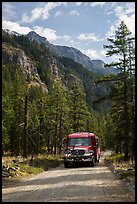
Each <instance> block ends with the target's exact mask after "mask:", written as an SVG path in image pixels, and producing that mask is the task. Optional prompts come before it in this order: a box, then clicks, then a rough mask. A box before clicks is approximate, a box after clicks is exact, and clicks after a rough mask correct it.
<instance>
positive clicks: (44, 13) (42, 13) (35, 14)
mask: <svg viewBox="0 0 137 204" xmlns="http://www.w3.org/2000/svg"><path fill="white" fill-rule="evenodd" d="M60 5H65V6H66V5H67V3H66V2H48V3H45V4H42V5H41V7H37V8H35V9H33V10H32V11H31V16H30V17H29V16H28V15H27V14H26V13H25V14H23V16H22V21H23V22H27V23H31V22H33V21H35V20H37V19H39V18H41V19H42V20H45V19H48V18H49V16H50V11H51V10H53V9H54V8H56V7H58V6H60Z"/></svg>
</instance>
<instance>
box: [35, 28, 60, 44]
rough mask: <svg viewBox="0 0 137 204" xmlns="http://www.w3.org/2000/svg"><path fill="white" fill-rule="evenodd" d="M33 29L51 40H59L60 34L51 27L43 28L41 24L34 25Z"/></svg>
mask: <svg viewBox="0 0 137 204" xmlns="http://www.w3.org/2000/svg"><path fill="white" fill-rule="evenodd" d="M33 30H34V31H35V32H36V33H38V34H39V35H40V36H44V37H46V38H47V39H48V40H49V41H50V40H52V41H54V40H57V38H58V36H57V35H56V31H55V30H53V29H50V28H43V27H40V26H34V27H33Z"/></svg>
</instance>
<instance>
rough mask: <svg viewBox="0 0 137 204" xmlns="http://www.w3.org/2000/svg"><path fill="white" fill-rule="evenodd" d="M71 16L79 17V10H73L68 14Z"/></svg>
mask: <svg viewBox="0 0 137 204" xmlns="http://www.w3.org/2000/svg"><path fill="white" fill-rule="evenodd" d="M68 15H69V16H79V13H78V11H77V10H71V11H70V12H69V13H68Z"/></svg>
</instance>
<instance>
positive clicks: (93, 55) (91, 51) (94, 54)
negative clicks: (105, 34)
mask: <svg viewBox="0 0 137 204" xmlns="http://www.w3.org/2000/svg"><path fill="white" fill-rule="evenodd" d="M82 52H83V53H84V54H86V55H87V56H89V57H90V58H91V59H101V58H102V57H105V55H106V52H105V51H104V50H100V51H99V50H94V49H87V50H83V51H82Z"/></svg>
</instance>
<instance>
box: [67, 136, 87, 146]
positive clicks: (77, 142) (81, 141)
mask: <svg viewBox="0 0 137 204" xmlns="http://www.w3.org/2000/svg"><path fill="white" fill-rule="evenodd" d="M90 141H91V139H90V138H87V137H81V138H69V142H68V146H90V145H91V142H90Z"/></svg>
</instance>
